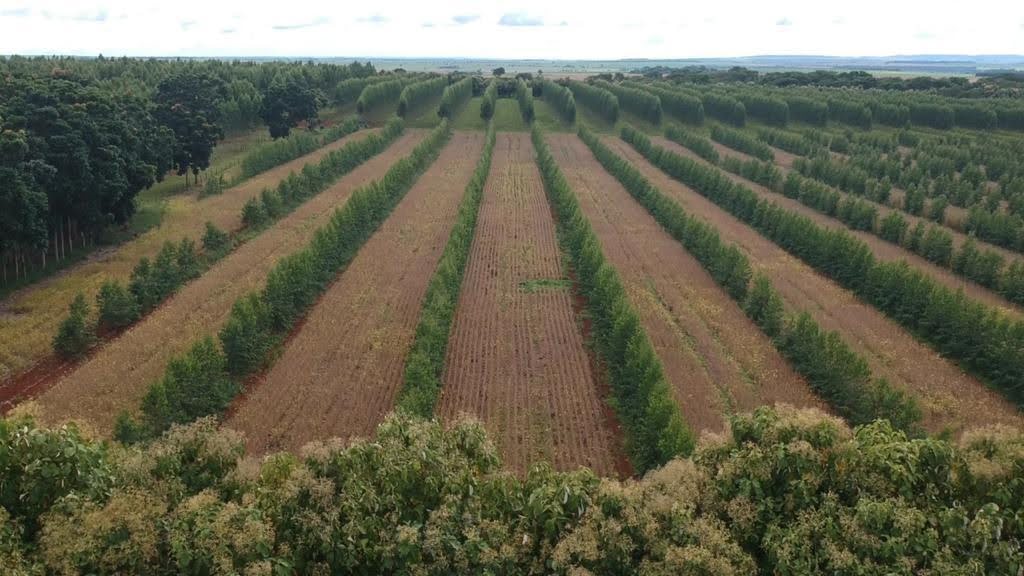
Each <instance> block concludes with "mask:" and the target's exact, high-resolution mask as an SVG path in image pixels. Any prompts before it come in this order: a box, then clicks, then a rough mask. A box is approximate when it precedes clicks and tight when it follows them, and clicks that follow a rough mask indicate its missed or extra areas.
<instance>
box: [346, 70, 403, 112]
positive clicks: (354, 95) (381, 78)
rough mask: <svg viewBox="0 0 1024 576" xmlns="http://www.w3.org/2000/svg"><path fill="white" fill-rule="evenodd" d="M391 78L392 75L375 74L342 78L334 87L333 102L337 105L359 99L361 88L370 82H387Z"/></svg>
mask: <svg viewBox="0 0 1024 576" xmlns="http://www.w3.org/2000/svg"><path fill="white" fill-rule="evenodd" d="M393 79H394V77H393V76H385V75H377V76H367V77H365V78H348V79H345V80H342V81H341V82H338V84H337V85H336V86H335V87H334V103H335V104H336V105H338V106H345V105H347V104H351V103H353V102H355V101H356V100H358V99H359V95H360V94H362V93H363V89H365V88H366V87H367V86H369V85H370V84H377V83H378V82H387V81H389V80H393Z"/></svg>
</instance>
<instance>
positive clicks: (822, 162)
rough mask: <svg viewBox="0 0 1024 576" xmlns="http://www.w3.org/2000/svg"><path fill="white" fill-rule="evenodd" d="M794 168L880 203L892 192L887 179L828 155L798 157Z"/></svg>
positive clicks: (801, 172) (887, 199)
mask: <svg viewBox="0 0 1024 576" xmlns="http://www.w3.org/2000/svg"><path fill="white" fill-rule="evenodd" d="M793 169H794V170H795V171H796V172H799V173H800V174H802V175H804V176H806V177H808V178H814V179H815V180H820V181H822V182H824V183H826V184H828V185H830V186H835V187H836V188H838V189H840V190H842V191H843V192H849V193H850V194H855V195H857V196H864V197H866V198H869V199H871V200H873V201H875V202H878V203H879V204H885V203H887V202H888V201H889V195H890V194H892V186H891V185H890V184H888V182H887V181H880V180H877V179H875V178H872V177H871V176H870V175H869V174H868V173H867V172H866V171H864V170H862V169H861V168H859V167H857V166H855V165H852V164H849V163H845V162H836V161H834V160H831V159H830V158H829V157H828V156H824V155H818V156H815V157H813V158H810V159H808V158H797V159H796V160H794V161H793Z"/></svg>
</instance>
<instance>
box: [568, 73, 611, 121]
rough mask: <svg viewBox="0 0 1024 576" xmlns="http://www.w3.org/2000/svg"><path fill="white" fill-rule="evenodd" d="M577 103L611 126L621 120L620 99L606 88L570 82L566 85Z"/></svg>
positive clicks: (574, 81)
mask: <svg viewBox="0 0 1024 576" xmlns="http://www.w3.org/2000/svg"><path fill="white" fill-rule="evenodd" d="M566 85H567V86H568V87H569V90H572V95H573V97H574V98H575V99H576V101H577V102H580V103H582V104H583V105H584V106H587V107H588V108H590V109H592V110H593V111H594V112H596V113H597V115H598V116H600V117H601V119H603V120H604V121H605V122H608V123H609V124H615V123H616V122H617V121H618V120H619V99H618V98H616V97H615V94H612V93H611V92H609V91H608V90H605V89H604V88H599V87H597V86H595V85H592V84H587V83H585V82H578V81H576V80H569V81H568V82H567V84H566Z"/></svg>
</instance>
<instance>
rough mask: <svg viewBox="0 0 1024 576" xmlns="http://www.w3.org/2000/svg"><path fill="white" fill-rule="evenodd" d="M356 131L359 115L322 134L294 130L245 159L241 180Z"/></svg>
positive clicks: (254, 151) (247, 155)
mask: <svg viewBox="0 0 1024 576" xmlns="http://www.w3.org/2000/svg"><path fill="white" fill-rule="evenodd" d="M356 130H359V118H357V117H355V116H350V117H348V118H346V119H345V120H343V121H341V122H339V123H338V124H336V125H334V126H331V127H330V128H327V129H326V130H323V131H322V132H320V133H310V132H294V133H292V134H291V135H290V136H288V137H287V138H281V139H278V140H274V141H273V142H269V143H267V144H264V145H263V146H260V147H259V148H256V149H255V150H253V151H252V152H249V153H248V154H246V155H245V157H244V158H242V173H241V179H242V180H245V179H247V178H251V177H253V176H255V175H257V174H259V173H260V172H264V171H266V170H269V169H271V168H273V167H275V166H280V165H281V164H284V163H285V162H289V161H291V160H294V159H296V158H298V157H300V156H305V155H306V154H309V153H310V152H312V151H314V150H316V149H317V148H321V147H323V146H326V145H327V144H330V143H331V142H334V141H336V140H340V139H342V138H344V137H345V136H348V135H349V134H351V133H353V132H355V131H356Z"/></svg>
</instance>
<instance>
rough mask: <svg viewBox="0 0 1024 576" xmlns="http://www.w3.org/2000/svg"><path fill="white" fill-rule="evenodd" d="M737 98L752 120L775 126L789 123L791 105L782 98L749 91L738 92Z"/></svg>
mask: <svg viewBox="0 0 1024 576" xmlns="http://www.w3.org/2000/svg"><path fill="white" fill-rule="evenodd" d="M737 98H738V99H739V101H740V102H743V107H744V108H746V110H747V116H749V117H751V118H756V119H758V120H760V121H761V122H764V123H765V124H772V125H774V126H785V125H786V124H788V123H789V104H787V103H786V101H785V100H783V99H781V98H776V97H774V96H769V95H767V94H762V93H759V92H755V91H749V90H744V91H741V92H738V93H737Z"/></svg>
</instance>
